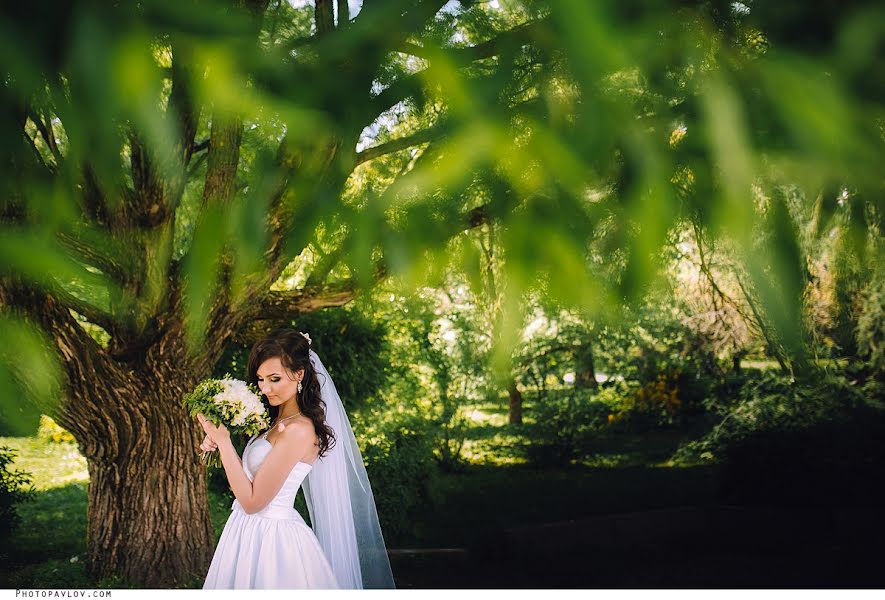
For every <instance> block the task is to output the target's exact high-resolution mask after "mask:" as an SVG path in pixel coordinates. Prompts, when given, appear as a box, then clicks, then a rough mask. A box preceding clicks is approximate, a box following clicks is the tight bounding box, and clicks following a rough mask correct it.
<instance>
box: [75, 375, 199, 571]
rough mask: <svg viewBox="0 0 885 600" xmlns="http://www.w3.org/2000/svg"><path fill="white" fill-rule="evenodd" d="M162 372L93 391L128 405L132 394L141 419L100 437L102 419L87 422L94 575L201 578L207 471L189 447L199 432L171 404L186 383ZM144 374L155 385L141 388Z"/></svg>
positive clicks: (89, 534)
mask: <svg viewBox="0 0 885 600" xmlns="http://www.w3.org/2000/svg"><path fill="white" fill-rule="evenodd" d="M168 376H172V377H174V376H175V374H174V373H169V375H168ZM168 376H167V375H159V374H156V373H142V374H141V375H139V377H138V379H140V380H142V381H130V382H128V383H127V384H126V385H124V386H114V389H113V390H106V391H104V392H99V395H102V394H104V395H106V396H111V397H107V398H102V399H100V401H101V402H107V403H124V404H129V405H130V408H132V409H135V406H132V404H133V399H137V400H136V402H135V403H134V404H137V405H138V408H137V409H136V410H134V411H133V414H135V415H137V417H136V418H138V420H140V421H141V420H143V423H140V424H139V426H138V428H137V430H135V431H133V432H132V433H133V434H134V436H133V437H132V438H119V437H115V436H109V437H102V436H103V435H104V434H105V433H106V432H105V431H103V430H102V423H100V422H97V423H91V424H90V425H91V426H92V427H94V428H95V437H94V438H93V443H92V446H93V450H94V452H91V453H88V454H87V462H88V465H89V507H88V520H89V528H88V531H87V536H86V537H87V547H88V562H87V570H88V572H89V575H90V576H91V577H94V578H95V579H96V580H101V579H105V578H111V577H115V576H120V577H122V578H123V579H124V580H125V581H126V582H127V583H131V584H136V585H138V586H141V587H148V588H155V587H170V586H180V585H188V584H193V583H194V582H200V581H201V578H202V577H204V576H205V574H206V571H207V570H208V566H209V562H210V561H211V559H212V553H213V547H214V544H213V542H214V535H213V530H212V525H211V520H210V518H209V511H208V506H209V502H208V490H207V485H206V475H205V469H204V468H203V467H202V466H201V465H200V464H199V461H198V460H197V455H196V448H197V446H198V445H199V443H200V440H199V438H198V434H197V428H196V427H195V426H194V424H193V422H192V420H191V418H190V417H189V416H188V415H187V414H186V413H185V411H184V410H183V409H182V408H181V407H180V406H179V404H178V400H179V398H181V397H182V396H183V394H184V393H185V390H184V389H181V386H180V384H178V383H175V381H174V380H172V381H170V380H168ZM144 380H157V381H156V383H158V384H160V387H159V388H154V389H152V390H148V389H145V385H144V383H145V382H144ZM75 401H76V399H75Z"/></svg>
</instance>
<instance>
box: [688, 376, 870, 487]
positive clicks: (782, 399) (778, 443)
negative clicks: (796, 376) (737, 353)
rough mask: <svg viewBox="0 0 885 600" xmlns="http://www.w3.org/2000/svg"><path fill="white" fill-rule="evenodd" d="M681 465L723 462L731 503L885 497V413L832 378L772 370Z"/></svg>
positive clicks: (749, 388)
mask: <svg viewBox="0 0 885 600" xmlns="http://www.w3.org/2000/svg"><path fill="white" fill-rule="evenodd" d="M741 395H742V401H741V402H740V403H738V404H737V405H736V407H735V408H734V409H733V410H731V411H730V412H729V413H728V414H727V415H726V416H725V418H724V419H723V420H722V421H721V422H720V423H719V424H718V425H717V426H716V427H714V429H713V430H712V431H711V432H710V433H709V434H708V435H706V436H705V437H703V438H701V439H700V440H696V441H693V442H690V443H687V444H684V445H683V446H682V447H680V449H679V450H678V451H677V452H676V454H675V455H674V457H673V459H674V461H676V462H678V463H682V464H685V463H697V462H718V463H720V464H721V465H722V467H721V471H720V477H721V482H720V483H721V490H722V492H723V494H724V495H725V496H726V497H727V499H728V500H730V501H752V502H764V503H770V502H798V501H801V502H803V503H825V504H826V503H833V502H851V503H854V502H863V501H866V500H865V499H868V498H874V497H875V498H880V499H881V497H882V490H883V474H882V473H883V471H882V468H881V466H882V464H883V459H885V451H883V448H882V445H881V441H880V440H881V439H883V438H885V411H883V410H881V408H878V407H876V406H874V405H872V404H870V403H869V402H867V400H866V398H865V397H864V394H863V392H862V391H861V390H860V389H858V387H857V386H854V385H852V384H851V383H850V382H849V381H847V380H846V379H844V378H842V377H834V376H827V377H822V378H820V379H818V380H810V381H808V382H806V383H796V382H791V381H790V380H789V379H787V378H786V377H784V376H783V375H781V374H779V373H774V372H769V373H766V374H764V375H763V376H762V377H761V378H760V379H759V380H758V381H756V382H753V383H751V384H748V385H746V386H745V387H744V388H743V390H742V392H741Z"/></svg>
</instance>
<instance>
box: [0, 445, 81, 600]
mask: <svg viewBox="0 0 885 600" xmlns="http://www.w3.org/2000/svg"><path fill="white" fill-rule="evenodd" d="M0 446H8V447H10V448H12V449H14V450H16V452H17V456H16V458H15V462H14V463H13V468H14V469H17V470H23V471H26V472H28V473H30V474H31V475H32V478H33V479H32V485H33V489H34V492H33V493H32V494H31V495H30V499H29V500H28V501H26V502H23V503H21V504H20V505H18V506H17V509H16V511H17V513H18V515H19V517H20V519H21V526H20V527H17V528H16V529H15V531H13V533H12V535H11V536H10V539H9V540H7V541H6V543H4V544H3V548H2V550H0V560H2V562H3V564H4V569H3V572H2V575H0V587H3V588H29V587H49V588H51V587H68V588H69V587H88V586H90V585H92V582H91V581H90V580H89V578H88V577H87V575H86V569H85V560H84V559H85V558H86V502H87V496H86V492H87V485H88V483H89V476H88V471H87V470H86V459H84V458H83V457H82V456H81V455H80V453H79V452H78V451H77V446H76V444H72V443H69V442H65V443H51V442H47V441H46V440H44V439H40V438H29V437H16V438H10V437H3V438H0Z"/></svg>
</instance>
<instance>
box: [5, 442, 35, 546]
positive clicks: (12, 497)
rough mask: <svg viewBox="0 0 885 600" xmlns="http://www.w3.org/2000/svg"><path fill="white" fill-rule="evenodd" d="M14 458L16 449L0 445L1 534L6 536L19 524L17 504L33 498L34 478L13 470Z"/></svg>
mask: <svg viewBox="0 0 885 600" xmlns="http://www.w3.org/2000/svg"><path fill="white" fill-rule="evenodd" d="M14 460H15V450H13V449H12V448H9V447H8V446H0V535H2V536H3V537H4V538H6V537H7V536H8V535H9V534H10V533H11V532H12V531H13V530H14V529H15V527H16V526H17V525H18V524H19V516H18V513H17V512H16V511H15V507H16V505H17V504H19V503H21V502H24V501H28V500H31V499H33V495H32V492H33V489H34V488H33V485H31V481H32V479H33V478H32V477H31V475H30V474H29V473H26V472H24V471H19V470H13V469H12V468H11V467H12V463H13V461H14ZM25 486H28V487H27V488H25Z"/></svg>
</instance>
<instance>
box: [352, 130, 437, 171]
mask: <svg viewBox="0 0 885 600" xmlns="http://www.w3.org/2000/svg"><path fill="white" fill-rule="evenodd" d="M448 131H449V128H448V127H447V126H446V125H444V124H436V125H433V126H431V127H428V128H426V129H422V130H421V131H418V132H415V133H413V134H412V135H408V136H405V137H401V138H398V139H395V140H391V141H389V142H385V143H383V144H379V145H377V146H372V147H370V148H366V149H365V150H363V151H362V152H358V153H356V154H355V156H354V166H357V165H361V164H362V163H364V162H366V161H370V160H373V159H375V158H378V157H379V156H384V155H385V154H391V153H393V152H399V151H400V150H405V149H406V148H411V147H412V146H418V145H420V144H426V143H427V142H432V141H434V140H437V139H439V138H441V137H443V136H444V135H445V134H446V133H447V132H448Z"/></svg>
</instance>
